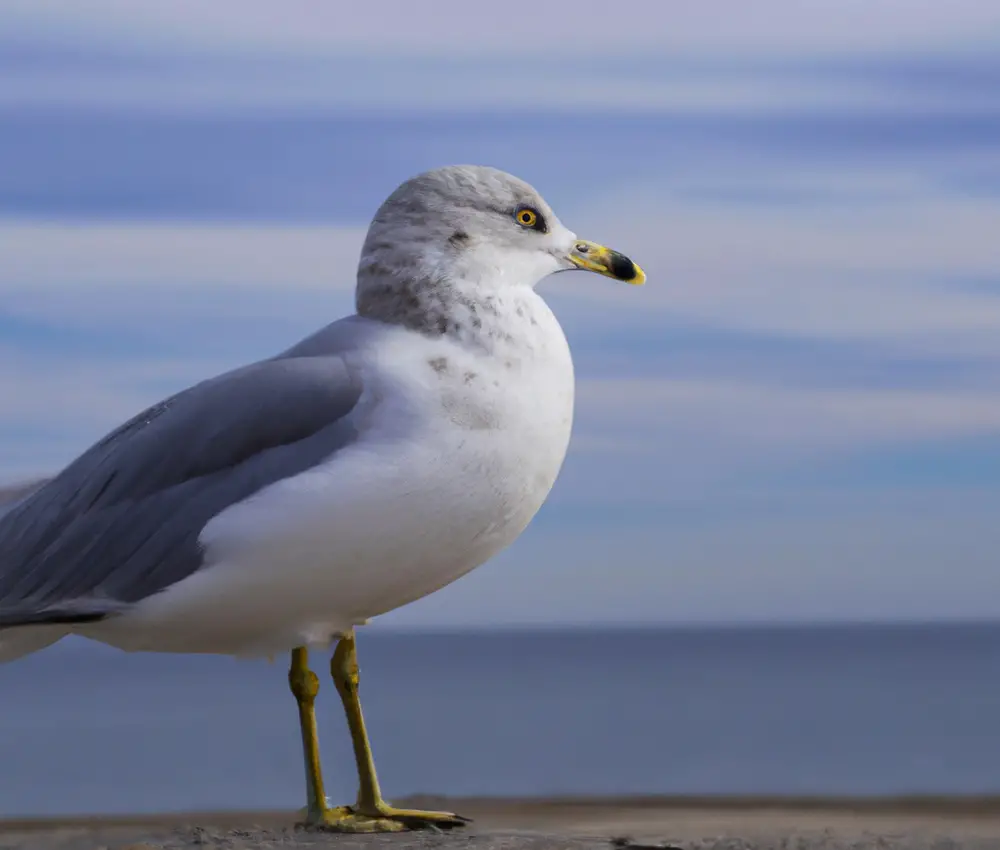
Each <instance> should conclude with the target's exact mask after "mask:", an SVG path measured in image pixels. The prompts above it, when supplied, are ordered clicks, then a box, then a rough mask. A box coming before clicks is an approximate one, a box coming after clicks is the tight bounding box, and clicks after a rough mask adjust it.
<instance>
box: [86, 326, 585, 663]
mask: <svg viewBox="0 0 1000 850" xmlns="http://www.w3.org/2000/svg"><path fill="white" fill-rule="evenodd" d="M560 338H561V334H560ZM430 359H434V358H430ZM453 359H454V358H453ZM484 366H485V364H484V363H481V364H480V368H479V369H478V370H473V369H472V368H471V367H470V366H469V364H468V363H461V362H454V363H453V364H452V367H453V368H461V369H463V370H465V371H466V372H472V371H475V372H476V374H475V378H474V379H471V380H472V381H487V380H489V381H491V383H492V380H491V378H490V375H489V372H488V369H484V368H483V367H484ZM505 368H507V367H505ZM518 369H519V370H520V372H521V374H520V375H519V380H517V381H514V382H511V386H512V387H513V388H514V389H512V390H511V391H510V392H505V391H497V392H496V393H492V392H491V393H489V394H488V398H489V403H488V404H487V405H485V406H484V405H481V404H474V403H471V402H470V398H468V397H463V396H462V393H461V392H458V393H457V394H456V393H455V392H454V391H453V389H451V390H449V392H450V393H451V395H450V396H448V397H447V398H445V407H446V409H447V410H449V411H450V413H451V414H452V415H451V416H450V418H447V419H446V422H445V424H444V425H442V422H441V416H440V405H439V406H438V412H437V413H436V415H435V416H434V417H433V419H432V420H431V419H428V420H426V421H421V420H420V418H419V417H414V415H413V411H412V410H411V409H403V408H405V407H406V405H405V403H404V404H403V405H402V406H401V405H400V404H399V403H395V402H394V403H390V404H382V405H381V406H380V407H378V408H377V409H376V410H375V411H374V412H373V414H372V416H373V422H372V423H371V428H370V431H369V432H368V435H367V436H366V437H365V438H364V439H362V440H361V441H360V442H358V443H355V444H353V445H352V446H350V447H348V448H346V449H344V450H342V451H341V452H339V453H337V454H336V455H334V457H333V458H332V459H331V460H330V461H329V462H327V463H326V464H324V465H322V466H319V467H316V468H315V469H312V470H310V471H308V472H306V473H303V474H301V475H297V476H295V477H293V478H290V479H285V480H283V481H280V482H278V483H276V484H274V485H272V486H270V487H268V488H266V489H264V490H263V491H261V492H260V493H258V494H257V495H256V496H255V497H253V498H251V499H249V500H247V501H245V502H242V503H239V504H237V505H234V506H232V507H231V508H229V509H228V510H227V511H224V512H223V513H222V514H220V515H219V516H218V517H216V518H215V519H213V520H212V521H211V522H210V523H209V524H208V525H207V526H206V528H205V530H204V532H203V533H202V535H201V541H202V543H203V544H204V545H205V556H206V565H207V566H206V567H205V568H203V569H202V570H200V571H199V572H197V573H195V574H194V575H192V576H191V577H189V578H187V579H185V580H183V581H181V582H179V583H178V584H176V585H174V586H173V587H171V588H169V589H168V590H166V591H164V592H163V593H161V594H159V595H157V596H154V597H151V598H149V599H147V600H144V601H143V602H141V603H139V604H138V605H137V606H136V607H135V608H134V609H132V610H131V611H130V612H128V613H126V614H124V615H122V616H120V617H117V618H115V619H114V620H107V621H103V622H100V623H95V624H93V625H90V626H87V627H85V628H82V629H81V633H83V634H85V635H87V636H88V637H93V638H95V639H97V640H101V641H104V642H106V643H111V644H113V645H116V646H120V647H122V648H123V649H129V650H148V651H172V652H207V653H222V654H233V655H270V654H274V653H277V652H282V651H285V650H288V649H290V648H292V647H294V646H298V645H302V644H308V645H316V644H323V645H325V644H327V643H328V642H329V641H330V639H331V638H333V637H335V636H337V635H339V634H342V633H344V632H346V631H347V630H348V629H350V628H351V627H353V626H355V625H358V624H361V623H363V622H364V621H366V620H367V619H369V618H371V617H374V616H377V615H379V614H382V613H385V612H386V611H389V610H392V609H394V608H398V607H400V606H401V605H405V604H407V603H408V602H412V601H414V600H416V599H419V598H420V597H422V596H426V595H427V594H429V593H432V592H433V591H435V590H438V589H439V588H441V587H443V586H445V585H447V584H449V583H450V582H452V581H454V580H456V579H457V578H460V577H461V576H462V575H464V574H466V573H467V572H469V571H470V570H472V569H474V568H475V567H477V566H479V565H480V564H482V563H484V562H485V561H486V560H488V559H489V558H490V557H492V556H493V555H495V554H496V553H497V552H499V551H500V550H501V549H503V548H504V547H506V546H508V545H509V544H510V543H512V542H513V541H514V540H515V539H516V538H517V537H518V535H520V533H521V532H522V531H523V530H524V528H525V526H527V524H528V523H529V522H530V520H531V519H532V517H533V516H534V515H535V513H536V512H537V511H538V509H539V508H540V507H541V505H542V503H543V502H544V500H545V498H546V497H547V495H548V493H549V490H550V489H551V487H552V485H553V483H554V482H555V479H556V476H557V475H558V472H559V468H560V466H561V464H562V461H563V458H564V456H565V452H566V447H567V444H568V441H569V435H570V428H571V423H572V407H573V376H572V364H571V362H570V360H569V353H568V349H566V350H565V352H563V351H561V350H560V351H557V352H556V356H554V357H549V358H545V359H544V360H543V361H542V362H541V363H538V364H528V365H527V366H524V365H523V364H521V365H519V366H518ZM394 377H395V378H399V377H400V376H394ZM403 379H404V380H406V381H407V382H408V383H409V382H411V379H412V375H406V376H403ZM427 380H428V381H431V382H433V381H435V380H436V381H437V382H438V383H439V384H440V383H441V381H440V376H439V375H438V376H434V375H433V374H430V375H429V376H428V377H427ZM448 386H449V387H451V386H452V385H451V384H449V385H448ZM430 387H431V388H432V387H433V383H431V384H430ZM543 387H544V389H543ZM553 387H556V388H557V391H555V392H554V391H553ZM416 389H417V390H418V395H419V394H420V392H424V393H426V392H427V390H428V386H425V385H419V386H418V387H417V388H416ZM404 395H405V393H404ZM446 395H447V393H446ZM423 403H424V404H425V402H423ZM425 406H426V405H425ZM380 417H381V419H380ZM383 420H384V421H383ZM400 421H409V422H410V425H409V426H408V432H407V433H399V430H398V423H399V422H400Z"/></svg>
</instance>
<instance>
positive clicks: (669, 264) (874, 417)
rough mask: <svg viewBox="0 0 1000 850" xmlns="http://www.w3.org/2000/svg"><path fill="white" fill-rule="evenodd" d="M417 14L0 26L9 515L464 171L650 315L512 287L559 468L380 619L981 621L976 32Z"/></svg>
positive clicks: (794, 11)
mask: <svg viewBox="0 0 1000 850" xmlns="http://www.w3.org/2000/svg"><path fill="white" fill-rule="evenodd" d="M430 6H432V7H433V10H434V14H433V15H431V14H427V13H426V12H425V11H420V12H419V13H418V12H417V4H412V3H404V2H384V3H380V4H347V6H344V4H338V5H337V6H336V7H334V5H333V4H325V5H324V4H318V3H309V2H286V3H282V4H280V6H279V5H276V4H274V3H271V2H263V0H239V2H236V0H216V2H213V3H212V4H204V3H200V2H194V0H169V2H167V0H146V2H143V3H141V4H138V3H134V2H131V0H0V163H3V167H2V168H0V354H2V355H3V356H2V357H0V483H9V482H15V481H18V480H21V479H23V478H25V477H29V476H33V475H36V474H50V473H52V472H54V471H56V470H58V468H59V467H60V466H62V465H63V464H65V463H67V462H68V461H70V460H71V459H72V458H73V457H74V456H75V455H76V454H78V453H79V452H80V451H82V450H83V449H85V448H86V447H87V446H88V445H89V444H90V443H91V442H93V441H94V440H96V439H98V438H99V437H100V436H102V435H103V434H104V433H105V432H106V431H108V430H110V429H111V428H112V427H114V426H115V425H116V424H118V423H120V422H121V421H122V420H124V419H125V418H127V417H129V416H131V415H132V414H133V413H135V412H137V411H138V410H139V409H141V408H142V407H144V406H146V405H148V404H150V403H153V402H155V401H157V400H158V399H160V398H162V397H163V396H164V395H166V394H168V393H171V392H173V391H176V390H179V389H181V388H183V387H185V386H187V385H188V384H190V383H192V382H194V381H197V380H200V379H202V378H204V377H208V376H210V375H212V374H216V373H218V372H221V371H224V370H226V369H228V368H231V367H234V366H237V365H240V364H242V363H245V362H248V361H250V360H254V359H257V358H260V357H264V356H268V355H270V354H272V353H274V352H276V351H278V350H281V349H283V348H285V347H286V346H288V345H289V344H291V343H293V342H294V341H295V340H297V339H298V338H300V337H301V336H304V335H305V334H307V333H309V332H311V331H312V330H313V329H315V328H316V327H317V326H318V325H320V324H324V323H325V322H327V321H332V320H334V319H336V318H337V317H339V316H341V315H343V314H345V313H348V312H350V311H351V310H352V309H353V297H352V290H353V284H354V270H355V266H356V262H357V256H358V251H359V248H360V244H361V240H362V239H363V235H364V231H365V227H366V226H367V222H368V220H369V218H370V216H371V215H372V213H373V212H374V210H375V209H376V208H377V206H378V205H379V203H380V202H381V201H382V199H383V198H384V197H385V196H386V195H388V193H389V192H390V191H392V189H393V188H395V186H396V185H397V184H398V183H399V182H400V181H402V180H404V179H406V178H407V177H409V176H411V175H412V174H414V173H416V172H419V171H423V170H425V169H427V168H432V167H435V166H439V165H444V164H447V163H453V162H477V163H482V164H488V165H494V166H497V167H500V168H503V169H505V170H508V171H511V172H513V173H515V174H517V175H519V176H521V177H523V178H525V179H527V180H528V181H529V182H531V183H533V184H534V185H535V186H536V187H537V188H538V189H539V190H540V191H541V192H542V193H543V194H544V195H545V197H546V199H547V200H548V201H549V202H550V203H551V204H552V205H553V206H554V208H555V209H556V211H557V212H558V214H559V215H560V217H561V219H562V220H563V221H564V223H566V224H567V225H568V226H569V227H570V228H572V229H574V230H575V231H576V232H578V233H579V234H580V235H581V236H584V237H586V238H590V239H593V240H596V241H599V242H603V243H605V244H609V245H612V246H613V247H615V248H618V249H619V250H621V251H623V252H625V253H627V254H629V255H630V256H632V257H633V258H634V259H635V260H636V261H637V262H639V263H640V264H641V265H642V266H643V267H644V269H645V270H646V272H647V275H648V283H647V285H646V286H645V287H642V288H632V287H623V286H617V285H615V284H614V283H612V282H610V281H608V280H605V279H598V278H597V277H596V276H591V275H586V274H583V273H579V274H577V273H574V274H568V275H559V276H558V277H557V278H554V279H552V280H550V281H546V282H545V283H543V285H542V287H541V288H540V291H541V292H542V293H543V295H544V296H545V297H546V298H547V299H548V300H549V302H550V303H551V304H552V306H553V308H554V309H555V311H556V312H557V314H558V315H559V317H560V319H561V320H562V322H563V324H564V327H565V329H566V332H567V336H568V338H569V340H570V344H571V346H572V348H573V351H574V357H575V361H576V366H577V379H578V407H577V418H576V425H575V431H574V439H573V443H572V446H571V449H570V452H569V455H568V457H567V460H566V463H565V466H564V468H563V472H562V475H561V476H560V479H559V481H558V482H557V484H556V487H555V489H554V490H553V493H552V496H551V498H550V500H549V502H548V503H547V504H546V505H545V507H544V508H543V509H542V511H541V512H540V513H539V515H538V517H537V518H536V520H535V522H534V523H533V524H532V525H531V526H530V528H529V529H528V531H527V532H525V534H524V535H523V537H522V538H521V539H520V540H519V541H518V542H517V543H515V544H514V545H513V546H512V547H511V548H510V549H508V550H507V551H505V552H504V553H502V554H501V555H499V556H498V557H496V558H495V559H493V560H492V561H491V562H490V563H489V564H487V565H485V566H483V567H481V568H480V569H478V570H476V571H475V572H473V573H472V574H471V575H469V576H468V577H466V578H464V579H462V580H461V581H459V582H457V583H456V584H454V585H452V586H450V587H448V588H446V589H445V590H443V591H440V592H439V593H437V594H434V595H433V596H431V597H428V598H427V599H424V600H421V601H420V602H417V603H414V604H413V605H411V606H408V607H406V608H404V609H401V610H399V611H397V612H393V613H392V614H390V615H387V616H386V617H384V618H382V619H383V621H384V622H385V623H386V625H388V626H396V627H417V626H419V627H443V626H467V625H479V626H493V625H518V624H536V625H559V624H594V623H602V624H604V623H617V624H626V623H627V624H633V623H642V624H648V623H690V622H713V623H714V622H736V621H739V622H746V621H775V620H780V621H813V620H845V619H846V620H858V619H862V620H870V619H951V618H981V617H990V618H993V617H998V616H1000V569H997V566H996V561H995V557H994V552H995V551H996V549H997V545H998V544H1000V530H997V525H996V522H995V516H994V515H995V513H996V511H995V508H996V505H997V504H998V497H1000V369H998V367H1000V249H998V248H997V233H998V232H1000V58H998V57H1000V50H998V47H1000V6H997V5H996V4H985V3H981V2H972V1H971V0H960V1H959V2H952V3H948V4H943V3H940V2H922V0H882V2H871V0H868V2H864V3H862V2H856V0H828V2H820V0H812V2H803V0H797V2H792V0H761V2H758V3H755V4H753V5H752V7H751V5H750V4H743V3H738V2H736V0H729V2H723V3H719V4H717V5H712V6H709V4H704V3H694V2H687V3H681V2H673V1H672V0H670V1H667V0H665V1H664V2H661V3H659V4H652V3H645V2H644V3H633V2H625V0H619V2H617V3H615V4H614V17H613V19H612V18H609V13H608V11H607V5H606V4H604V3H597V2H589V0H582V2H581V0H578V1H577V2H574V3H569V2H562V1H561V0H557V1H556V2H547V3H535V4H532V5H531V6H530V14H529V13H528V12H524V13H518V14H513V13H508V12H504V13H503V16H502V18H501V17H498V16H499V15H500V14H501V13H500V11H499V9H498V7H495V6H493V5H489V4H479V5H475V4H469V3H467V2H462V3H459V2H452V0H437V2H433V3H431V4H430ZM720 7H722V8H720ZM504 8H505V9H506V7H504ZM420 9H421V10H424V6H420Z"/></svg>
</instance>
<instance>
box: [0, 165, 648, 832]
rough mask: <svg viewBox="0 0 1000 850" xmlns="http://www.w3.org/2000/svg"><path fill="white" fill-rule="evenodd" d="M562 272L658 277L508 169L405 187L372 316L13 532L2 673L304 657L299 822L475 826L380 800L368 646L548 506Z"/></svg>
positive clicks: (219, 402) (190, 397)
mask: <svg viewBox="0 0 1000 850" xmlns="http://www.w3.org/2000/svg"><path fill="white" fill-rule="evenodd" d="M569 269H586V270H589V271H594V272H598V273H600V274H603V275H606V276H608V277H611V278H615V279H617V280H622V281H626V282H628V283H636V284H638V283H642V282H643V281H644V279H645V275H644V274H643V272H642V270H641V269H640V268H639V267H638V266H636V265H635V264H634V263H633V262H632V261H631V260H629V259H628V258H627V257H625V256H623V255H622V254H619V253H618V252H616V251H612V250H609V249H608V248H605V247H603V246H601V245H597V244H595V243H593V242H586V241H583V240H581V239H578V238H577V237H576V235H575V234H574V233H572V232H571V231H570V230H568V229H567V228H566V227H564V226H563V225H562V224H561V223H560V221H559V219H558V218H557V217H556V215H555V213H553V211H552V210H551V209H550V208H549V206H548V204H546V203H545V201H544V200H543V199H542V198H541V196H540V195H539V194H538V192H536V191H535V190H534V189H533V188H532V187H531V186H529V185H528V184H526V183H525V182H523V181H521V180H519V179H517V178H516V177H513V176H511V175H509V174H505V173H504V172H502V171H498V170H496V169H493V168H487V167H482V166H450V167H446V168H441V169H437V170H434V171H429V172H426V173H424V174H420V175H418V176H416V177H414V178H412V179H410V180H408V181H407V182H405V183H403V184H402V185H401V186H400V187H399V188H398V189H396V191H395V192H393V193H392V195H390V196H389V198H388V199H387V200H386V201H385V203H383V204H382V206H381V208H380V209H379V210H378V212H377V213H376V215H375V217H374V219H373V220H372V223H371V226H370V227H369V230H368V234H367V238H366V239H365V243H364V247H363V249H362V253H361V259H360V263H359V267H358V274H357V289H356V309H357V313H356V314H355V315H352V316H347V317H345V318H342V319H340V320H339V321H336V322H334V323H333V324H330V325H328V326H327V327H325V328H323V329H322V330H319V331H317V332H316V333H315V334H313V335H312V336H310V337H307V338H306V339H304V340H302V341H301V342H299V343H298V344H297V345H295V346H293V347H292V348H290V349H288V350H287V351H285V352H283V353H281V354H278V355H276V356H274V357H270V358H268V359H266V360H261V361H259V362H256V363H252V364H250V365H248V366H244V367H242V368H239V369H236V370H234V371H231V372H227V373H225V374H222V375H219V376H217V377H214V378H210V379H208V380H206V381H203V382H201V383H199V384H196V385H194V386H192V387H190V388H188V389H186V390H184V391H182V392H180V393H178V394H176V395H174V396H171V397H170V398H167V399H166V400H164V401H162V402H160V403H159V404H156V405H154V406H153V407H150V408H149V409H148V410H145V411H143V412H142V413H140V414H139V415H138V416H136V417H134V418H133V419H131V420H130V421H128V422H126V423H125V424H124V425H122V426H121V427H119V428H117V429H116V430H114V431H112V432H111V433H110V434H108V435H107V436H106V437H104V438H103V439H102V440H100V441H99V442H98V443H96V444H95V445H93V446H92V447H91V448H89V449H88V450H87V451H85V452H84V453H83V454H82V455H80V456H79V457H78V458H77V459H76V460H74V461H73V462H72V463H71V464H70V465H69V466H67V467H66V468H65V469H64V470H62V472H60V473H59V474H58V475H57V476H55V477H54V478H52V479H50V480H48V481H46V482H44V483H42V484H41V486H38V487H37V488H36V489H34V490H33V491H31V492H29V493H27V494H23V493H22V494H20V495H19V497H18V499H17V501H15V502H13V503H12V504H11V505H9V506H8V508H7V509H6V512H4V513H2V515H0V660H10V659H12V658H16V657H20V656H22V655H25V654H27V653H30V652H34V651H36V650H39V649H41V648H43V647H45V646H48V645H49V644H51V643H54V642H55V641H56V640H59V639H60V638H62V637H64V636H65V635H67V634H71V633H72V634H77V635H82V636H84V637H87V638H91V639H93V640H96V641H101V642H103V643H106V644H110V645H112V646H116V647H119V648H121V649H124V650H128V651H147V652H185V653H215V654H227V655H233V656H273V655H275V654H276V653H279V652H282V653H283V652H288V651H291V653H292V660H291V668H290V671H289V682H290V686H291V690H292V692H293V693H294V695H295V698H296V700H297V702H298V706H299V716H300V722H301V726H302V740H303V747H304V754H305V762H306V777H307V799H308V806H307V808H306V810H305V822H306V823H308V824H311V825H316V826H325V827H327V828H333V829H342V830H349V831H394V830H399V829H407V828H416V827H420V826H439V827H447V826H454V825H458V824H460V823H463V822H464V819H463V818H460V817H458V816H456V815H453V814H451V813H448V812H424V811H413V810H402V809H397V808H394V807H393V806H391V805H389V804H388V803H387V802H386V801H385V800H384V799H383V798H382V795H381V793H380V791H379V786H378V781H377V779H376V775H375V767H374V763H373V761H372V755H371V749H370V747H369V744H368V738H367V735H366V733H365V728H364V721H363V719H362V714H361V706H360V703H359V701H358V692H357V686H358V668H357V657H356V654H355V642H354V628H355V627H356V626H358V625H362V624H364V623H365V622H366V621H368V620H369V619H370V618H372V617H375V616H377V615H379V614H382V613H385V612H386V611H391V610H392V609H394V608H398V607H399V606H401V605H405V604H407V603H408V602H412V601H413V600H415V599H419V598H421V597H423V596H426V595H427V594H429V593H432V592H434V591H435V590H438V589H439V588H441V587H444V586H445V585H447V584H449V583H450V582H453V581H455V580H456V579H457V578H459V577H460V576H463V575H465V574H466V573H468V572H469V571H470V570H472V569H474V568H475V567H477V566H479V565H480V564H482V563H484V562H485V561H486V560H488V559H489V558H491V557H492V556H493V555H495V554H496V553H497V552H499V551H500V550H501V549H503V548H505V547H506V546H508V545H510V544H511V543H512V542H513V541H514V540H515V539H516V538H517V537H518V535H520V534H521V532H522V531H523V530H524V528H525V527H526V526H527V524H528V523H529V522H530V521H531V519H532V517H534V515H535V513H536V512H537V511H538V509H539V508H540V507H541V505H542V503H543V502H544V500H545V499H546V497H547V496H548V494H549V491H550V489H551V488H552V485H553V484H554V482H555V480H556V476H557V474H558V472H559V469H560V467H561V465H562V462H563V458H564V456H565V454H566V449H567V445H568V443H569V438H570V430H571V425H572V419H573V395H574V376H573V363H572V360H571V357H570V351H569V346H568V344H567V342H566V338H565V336H564V335H563V331H562V329H561V328H560V326H559V322H558V321H557V320H556V318H555V316H554V315H553V313H552V311H551V310H550V309H549V307H548V306H547V305H546V303H545V301H543V300H542V298H541V297H540V296H539V295H538V294H537V293H536V292H535V286H536V284H538V283H539V281H541V280H542V279H543V278H545V277H546V276H548V275H549V274H551V273H553V272H557V271H561V270H569ZM334 641H337V646H336V649H335V651H334V653H333V658H332V663H331V672H332V676H333V679H334V682H335V684H336V687H337V690H338V692H339V694H340V696H341V699H342V701H343V704H344V709H345V712H346V714H347V721H348V726H349V729H350V733H351V738H352V741H353V745H354V750H355V755H356V758H357V766H358V773H359V792H358V797H357V801H356V802H355V804H354V805H353V806H339V807H331V806H329V805H328V803H327V800H326V796H325V794H324V791H323V781H322V776H321V773H320V763H319V749H318V743H317V738H316V721H315V714H314V710H313V703H314V700H315V697H316V693H317V691H318V687H319V685H318V679H317V677H316V675H315V674H314V673H313V672H312V671H311V670H310V669H309V667H308V656H307V652H308V648H310V647H323V648H327V647H330V646H331V645H332V643H333V642H334Z"/></svg>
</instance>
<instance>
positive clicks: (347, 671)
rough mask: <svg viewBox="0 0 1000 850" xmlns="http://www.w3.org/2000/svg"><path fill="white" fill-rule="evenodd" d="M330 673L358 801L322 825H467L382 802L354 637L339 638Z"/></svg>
mask: <svg viewBox="0 0 1000 850" xmlns="http://www.w3.org/2000/svg"><path fill="white" fill-rule="evenodd" d="M330 673H331V675H332V676H333V681H334V684H335V685H336V686H337V693H339V694H340V699H341V701H342V702H343V704H344V713H345V714H346V715H347V726H348V729H349V730H350V733H351V743H352V744H353V746H354V759H355V761H356V762H357V767H358V800H357V803H355V804H354V805H353V806H342V807H340V808H337V809H331V810H329V812H328V813H327V814H326V815H325V817H324V819H323V823H324V824H325V825H326V826H327V827H328V828H330V829H338V830H343V831H345V832H399V831H401V830H406V829H422V828H438V829H447V828H450V827H454V826H461V825H463V824H465V823H468V820H467V819H466V818H463V817H459V816H458V815H453V814H451V813H449V812H424V811H419V810H416V809H397V808H395V807H393V806H390V805H389V804H388V803H386V801H385V800H383V799H382V792H381V791H380V790H379V787H378V777H377V776H376V775H375V762H374V760H373V759H372V751H371V746H370V745H369V743H368V733H367V732H366V731H365V720H364V717H363V716H362V714H361V702H360V701H359V699H358V656H357V652H356V649H355V644H354V635H353V633H352V634H348V635H346V636H345V637H343V638H341V640H340V642H339V643H338V644H337V648H336V649H335V650H334V653H333V659H332V660H331V662H330Z"/></svg>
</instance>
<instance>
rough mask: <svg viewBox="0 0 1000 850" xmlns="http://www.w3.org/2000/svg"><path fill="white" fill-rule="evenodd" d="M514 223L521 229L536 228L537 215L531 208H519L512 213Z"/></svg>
mask: <svg viewBox="0 0 1000 850" xmlns="http://www.w3.org/2000/svg"><path fill="white" fill-rule="evenodd" d="M514 221H516V222H517V223H518V224H519V225H521V227H529V228H537V227H538V223H539V218H538V213H537V212H536V211H535V210H533V209H532V208H531V207H519V208H518V209H517V211H516V212H515V213H514Z"/></svg>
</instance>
